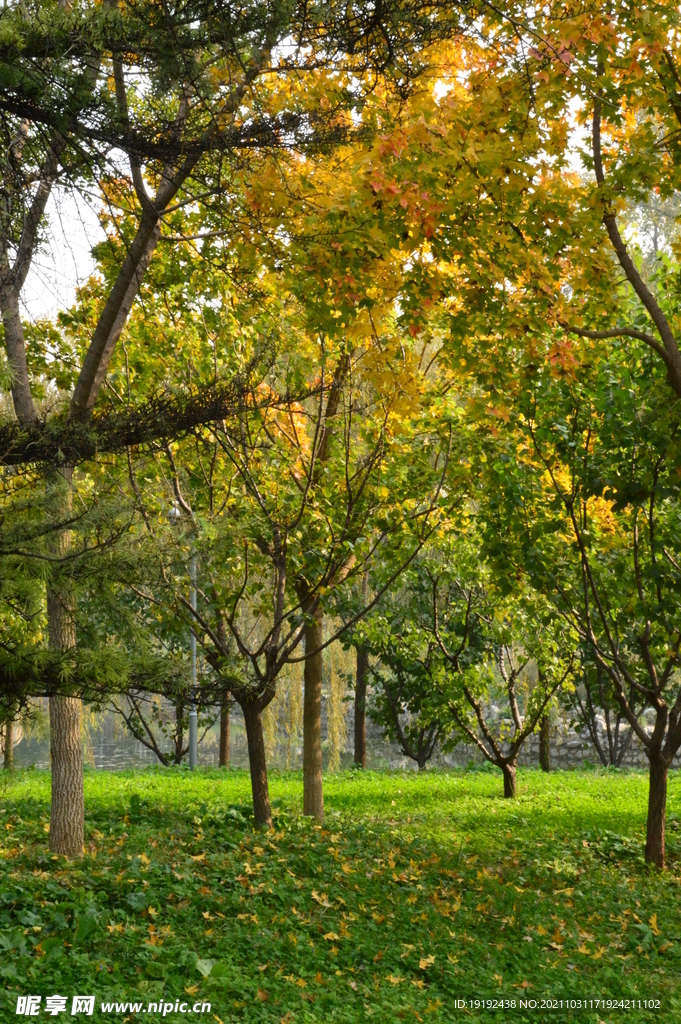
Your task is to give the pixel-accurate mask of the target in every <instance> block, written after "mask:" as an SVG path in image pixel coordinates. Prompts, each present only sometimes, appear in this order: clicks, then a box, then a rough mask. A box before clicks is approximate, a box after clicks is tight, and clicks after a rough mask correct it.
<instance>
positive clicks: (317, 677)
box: [303, 608, 324, 821]
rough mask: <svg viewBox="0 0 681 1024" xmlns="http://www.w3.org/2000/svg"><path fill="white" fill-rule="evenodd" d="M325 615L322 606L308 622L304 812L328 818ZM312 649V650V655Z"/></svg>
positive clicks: (304, 725)
mask: <svg viewBox="0 0 681 1024" xmlns="http://www.w3.org/2000/svg"><path fill="white" fill-rule="evenodd" d="M323 634H324V615H323V612H322V610H321V608H318V609H317V610H316V612H315V613H314V615H313V616H312V617H311V618H310V620H309V621H308V622H307V624H306V626H305V672H304V697H303V814H307V815H311V816H312V817H314V818H316V819H317V821H323V820H324V792H323V787H322V652H321V650H319V648H320V647H321V646H322V643H323V642H324V637H323ZM308 651H310V652H312V653H311V654H310V655H309V656H308V653H307V652H308Z"/></svg>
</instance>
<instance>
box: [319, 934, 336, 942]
mask: <svg viewBox="0 0 681 1024" xmlns="http://www.w3.org/2000/svg"><path fill="white" fill-rule="evenodd" d="M322 938H324V939H326V940H327V942H336V941H337V940H339V939H340V935H336V933H335V932H327V933H326V935H324V936H322Z"/></svg>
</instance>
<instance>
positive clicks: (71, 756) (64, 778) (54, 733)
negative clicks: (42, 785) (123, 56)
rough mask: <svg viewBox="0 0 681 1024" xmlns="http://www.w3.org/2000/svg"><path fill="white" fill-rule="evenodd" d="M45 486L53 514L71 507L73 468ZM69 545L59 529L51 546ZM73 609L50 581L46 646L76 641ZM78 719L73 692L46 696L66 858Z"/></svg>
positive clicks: (79, 845) (72, 843)
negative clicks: (51, 496) (51, 497)
mask: <svg viewBox="0 0 681 1024" xmlns="http://www.w3.org/2000/svg"><path fill="white" fill-rule="evenodd" d="M48 487H50V488H54V490H55V497H54V502H55V509H56V512H57V515H58V516H63V515H64V514H66V513H67V512H68V510H69V509H70V507H71V487H72V471H71V469H70V468H69V467H65V468H64V469H62V470H61V471H60V472H59V473H54V474H52V475H51V477H50V479H49V481H48ZM70 545H71V533H70V531H69V530H61V531H59V532H58V533H57V535H56V537H55V540H54V542H53V548H54V551H55V552H56V553H58V554H64V553H65V552H66V551H68V549H69V547H70ZM74 611H75V608H74V597H73V593H72V590H71V588H70V586H69V584H68V582H64V581H59V582H57V583H56V584H50V585H49V586H48V589H47V623H48V634H49V645H50V647H51V648H52V649H53V650H57V651H68V650H72V649H73V648H74V647H75V646H76V621H75V617H74ZM82 718H83V708H82V702H81V701H80V700H79V699H78V698H77V697H50V759H51V762H52V803H51V811H50V850H51V851H52V853H61V854H64V855H65V856H66V857H79V856H80V855H81V854H82V852H83V843H84V826H85V806H84V797H83V748H82V744H81V723H82Z"/></svg>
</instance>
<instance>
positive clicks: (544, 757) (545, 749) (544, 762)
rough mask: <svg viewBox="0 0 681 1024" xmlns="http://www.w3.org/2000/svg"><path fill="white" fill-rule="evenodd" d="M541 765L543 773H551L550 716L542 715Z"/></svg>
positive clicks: (540, 735) (540, 728)
mask: <svg viewBox="0 0 681 1024" xmlns="http://www.w3.org/2000/svg"><path fill="white" fill-rule="evenodd" d="M539 764H540V765H541V768H542V771H545V772H550V771H551V730H550V727H549V716H548V715H542V716H541V721H540V723H539Z"/></svg>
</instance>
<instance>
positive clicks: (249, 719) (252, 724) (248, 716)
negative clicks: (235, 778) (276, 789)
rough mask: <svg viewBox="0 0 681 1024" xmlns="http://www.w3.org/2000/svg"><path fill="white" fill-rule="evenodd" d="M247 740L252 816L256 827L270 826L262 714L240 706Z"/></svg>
mask: <svg viewBox="0 0 681 1024" xmlns="http://www.w3.org/2000/svg"><path fill="white" fill-rule="evenodd" d="M241 710H242V711H243V713H244V722H245V723H246V738H247V739H248V763H249V766H250V769H251V789H252V791H253V814H254V815H255V821H256V824H257V825H269V826H270V827H271V825H272V811H271V809H270V791H269V787H268V785H267V759H266V757H265V739H264V737H263V732H262V714H261V713H260V711H259V710H258V708H257V706H253V705H249V704H242V705H241Z"/></svg>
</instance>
